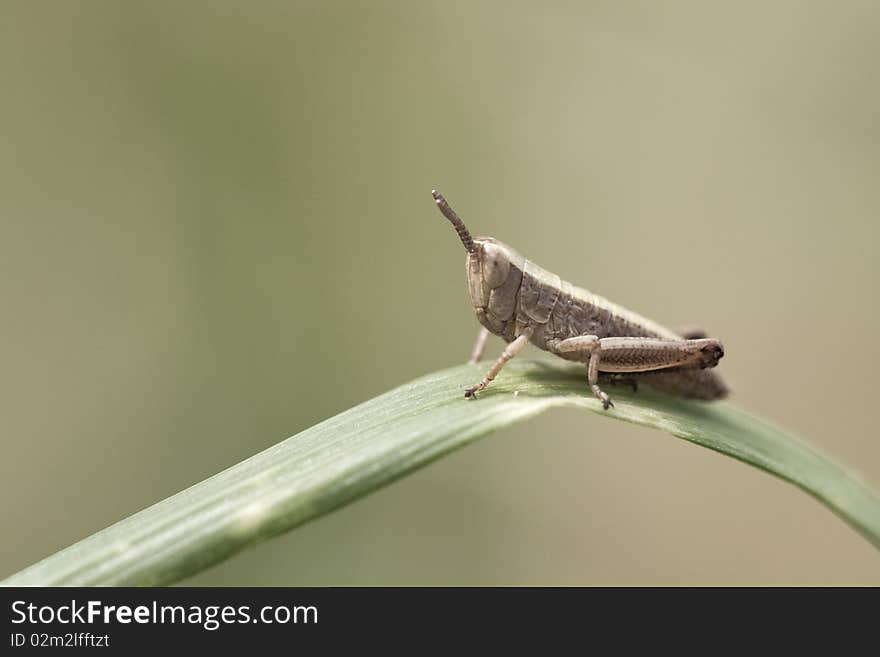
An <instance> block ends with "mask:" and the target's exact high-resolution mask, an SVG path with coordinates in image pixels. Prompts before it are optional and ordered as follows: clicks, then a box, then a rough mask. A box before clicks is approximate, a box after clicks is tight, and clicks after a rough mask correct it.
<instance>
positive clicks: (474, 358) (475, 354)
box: [468, 326, 489, 363]
mask: <svg viewBox="0 0 880 657" xmlns="http://www.w3.org/2000/svg"><path fill="white" fill-rule="evenodd" d="M488 339H489V329H487V328H486V327H485V326H484V327H482V328H481V329H480V334H479V335H478V336H477V341H476V342H475V343H474V348H473V351H471V357H470V359H469V360H468V363H478V362H480V359H481V358H482V357H483V351H484V350H485V349H486V340H488Z"/></svg>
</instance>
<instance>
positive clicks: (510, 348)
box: [464, 326, 532, 397]
mask: <svg viewBox="0 0 880 657" xmlns="http://www.w3.org/2000/svg"><path fill="white" fill-rule="evenodd" d="M531 337H532V329H531V327H528V326H527V327H526V328H524V329H523V330H522V332H521V333H520V334H519V337H517V338H516V339H515V340H514V341H513V342H511V343H510V344H508V345H507V346H506V347H505V348H504V351H503V352H502V353H501V356H499V357H498V360H496V361H495V363H494V364H493V365H492V367H491V368H490V369H489V371H488V372H487V373H486V376H484V377H483V379H482V380H481V381H480V382H479V383H478V384H477V385H475V386H472V387H470V388H468V389H467V390H466V391H465V393H464V396H465V397H473V396H474V395H475V393H477V392H479V391H480V390H485V389H486V386H488V385H489V384H490V383H491V382H492V381H493V379H495V377H496V376H498V373H499V372H500V371H501V369H502V368H503V367H504V366H505V365H506V364H507V361H509V360H510V359H511V358H513V357H514V356H516V355H517V354H518V353H519V352H521V351H522V350H523V348H524V347H525V346H526V345H527V344H528V343H529V339H530V338H531Z"/></svg>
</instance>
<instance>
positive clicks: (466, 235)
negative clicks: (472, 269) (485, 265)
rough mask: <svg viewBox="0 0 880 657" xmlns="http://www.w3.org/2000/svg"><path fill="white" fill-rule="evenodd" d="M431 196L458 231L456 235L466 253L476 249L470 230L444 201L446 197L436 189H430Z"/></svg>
mask: <svg viewBox="0 0 880 657" xmlns="http://www.w3.org/2000/svg"><path fill="white" fill-rule="evenodd" d="M431 196H433V197H434V200H435V201H436V202H437V208H439V210H440V212H442V213H443V216H444V217H446V218H447V219H449V221H450V223H451V224H452V227H453V228H455V232H457V233H458V237H459V238H460V239H461V243H462V244H464V248H465V249H466V250H467V252H468V253H473V252H474V251H476V250H477V245H476V244H474V238H473V237H471V233H470V231H469V230H468V229H467V226H465V225H464V222H463V221H462V220H461V217H459V216H458V215H457V214H455V210H453V209H452V208H451V207H450V206H449V203H447V202H446V199H445V198H443V194H441V193H440V192H438V191H437V190H436V189H432V190H431Z"/></svg>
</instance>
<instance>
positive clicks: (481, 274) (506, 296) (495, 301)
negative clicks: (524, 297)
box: [432, 191, 525, 333]
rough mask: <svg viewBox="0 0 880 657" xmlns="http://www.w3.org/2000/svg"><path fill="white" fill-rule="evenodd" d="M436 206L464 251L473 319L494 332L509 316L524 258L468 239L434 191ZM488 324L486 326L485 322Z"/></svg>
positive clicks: (492, 241) (490, 243) (490, 242)
mask: <svg viewBox="0 0 880 657" xmlns="http://www.w3.org/2000/svg"><path fill="white" fill-rule="evenodd" d="M432 194H433V196H434V200H435V201H436V202H437V207H438V208H439V209H440V212H442V213H443V216H444V217H446V218H447V219H448V220H449V221H450V223H451V224H452V226H453V228H455V231H456V232H457V233H458V237H459V239H460V240H461V243H462V244H463V245H464V248H465V251H467V253H468V255H467V279H468V292H469V293H470V296H471V303H472V304H473V306H474V310H476V311H477V316H478V317H480V321H481V322H482V323H483V325H484V326H486V327H487V328H489V329H490V330H491V331H493V332H494V333H499V332H500V327H501V325H502V324H503V323H505V322H506V321H507V320H509V319H510V318H511V316H512V314H513V309H514V306H515V302H516V293H517V292H518V290H519V284H520V281H521V280H522V270H523V265H524V261H525V259H524V258H523V257H522V256H521V255H520V254H519V253H517V252H516V251H515V250H514V249H512V248H511V247H509V246H507V245H506V244H504V243H503V242H499V241H498V240H496V239H494V238H492V237H477V238H474V237H471V234H470V231H468V229H467V227H466V226H465V225H464V222H463V221H462V220H461V218H460V217H459V216H458V215H457V214H456V213H455V211H454V210H453V209H452V208H451V207H450V206H449V203H447V202H446V199H445V198H443V195H442V194H440V193H439V192H437V191H433V192H432ZM487 322H489V323H487Z"/></svg>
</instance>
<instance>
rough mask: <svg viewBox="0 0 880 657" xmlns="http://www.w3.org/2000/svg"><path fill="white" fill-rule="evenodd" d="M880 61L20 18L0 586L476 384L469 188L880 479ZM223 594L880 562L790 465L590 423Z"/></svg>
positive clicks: (428, 8)
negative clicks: (154, 514)
mask: <svg viewBox="0 0 880 657" xmlns="http://www.w3.org/2000/svg"><path fill="white" fill-rule="evenodd" d="M878 30H880V7H878V6H877V4H876V3H874V2H864V3H861V2H845V3H838V2H822V3H816V2H771V3H764V2H760V3H758V2H748V3H736V4H730V3H704V2H667V3H656V2H627V3H619V2H610V1H609V2H557V3H511V2H479V3H474V2H450V1H445V2H419V3H408V2H369V3H367V2H257V3H221V2H210V3H209V2H205V3H176V2H149V3H147V2H141V3H122V2H106V3H97V2H77V3H63V2H4V3H3V5H2V9H0V83H2V87H0V91H2V102H0V119H2V129H0V181H2V182H0V222H2V231H0V298H2V309H0V348H2V354H3V367H2V370H0V436H2V441H3V442H2V459H0V487H2V488H0V494H2V498H0V521H2V524H3V527H4V529H3V540H2V541H0V576H5V575H8V574H11V573H13V572H15V571H17V570H19V569H21V568H23V567H25V566H27V565H29V564H31V563H32V562H34V561H36V560H38V559H40V558H42V557H45V556H47V555H49V554H51V553H53V552H55V551H56V550H58V549H60V548H62V547H65V546H67V545H69V544H70V543H72V542H74V541H76V540H78V539H80V538H83V537H85V536H87V535H88V534H91V533H92V532H94V531H96V530H99V529H101V528H103V527H105V526H107V525H109V524H111V523H113V522H114V521H116V520H118V519H121V518H123V517H125V516H127V515H130V514H131V513H133V512H135V511H137V510H139V509H141V508H143V507H145V506H148V505H150V504H152V503H154V502H156V501H158V500H161V499H163V498H165V497H166V496H168V495H171V494H173V493H175V492H177V491H179V490H181V489H182V488H184V487H186V486H188V485H190V484H192V483H195V482H197V481H199V480H201V479H203V478H205V477H207V476H209V475H211V474H214V473H215V472H217V471H219V470H221V469H223V468H225V467H227V466H230V465H232V464H234V463H236V462H238V461H239V460H241V459H243V458H245V457H247V456H250V455H252V454H254V453H256V452H257V451H259V450H262V449H263V448H265V447H267V446H269V445H272V444H274V443H276V442H278V441H279V440H281V439H283V438H285V437H287V436H289V435H291V434H293V433H296V432H298V431H300V430H302V429H304V428H306V427H308V426H310V425H312V424H313V423H315V422H317V421H319V420H322V419H324V418H326V417H328V416H330V415H333V414H335V413H337V412H339V411H341V410H344V409H346V408H348V407H350V406H352V405H354V404H356V403H358V402H360V401H363V400H366V399H368V398H370V397H372V396H374V395H376V394H379V393H381V392H383V391H385V390H387V389H389V388H391V387H394V386H396V385H399V384H401V383H403V382H405V381H407V380H409V379H412V378H415V377H417V376H419V375H422V374H424V373H426V372H430V371H433V370H436V369H440V368H443V367H446V366H449V365H451V364H456V363H459V362H461V361H462V360H463V359H464V358H465V357H466V355H467V354H468V353H469V350H470V347H471V344H472V340H473V338H474V337H475V335H476V332H477V328H478V326H477V323H476V321H475V319H474V317H473V314H472V311H471V310H470V307H469V304H468V299H467V294H466V287H465V282H464V274H463V261H464V254H463V252H462V249H461V246H460V244H459V243H458V242H457V240H456V238H455V235H454V234H453V232H452V231H451V229H450V228H449V226H448V225H447V224H446V222H445V221H444V220H443V219H442V218H441V217H440V216H439V214H438V213H437V211H436V210H435V208H434V207H433V203H432V201H431V197H430V193H429V192H430V190H431V188H432V187H435V186H436V187H438V188H439V189H441V190H443V192H444V193H445V194H446V195H447V196H448V197H449V199H450V201H451V202H452V203H453V205H454V206H455V207H456V208H457V209H458V210H459V211H460V213H461V214H462V216H463V217H464V219H465V220H466V221H467V222H468V224H469V226H470V227H471V229H472V230H473V231H474V232H475V233H480V234H490V235H493V236H496V237H498V238H500V239H502V240H504V241H506V242H508V243H510V244H512V245H514V246H516V247H517V248H518V249H520V250H521V251H523V252H524V253H525V254H526V255H527V256H529V257H531V258H533V259H534V260H536V261H537V262H539V263H541V264H544V265H545V266H547V267H548V268H550V269H552V270H554V271H556V272H557V273H559V274H560V275H562V276H563V278H567V279H569V280H572V281H574V282H576V283H578V284H580V285H583V286H585V287H588V288H590V289H593V290H594V291H596V292H598V293H600V294H602V295H604V296H607V297H610V298H611V299H613V300H615V301H617V302H619V303H622V304H624V305H627V306H630V307H632V308H635V309H637V310H638V311H639V312H642V313H643V314H646V315H647V316H649V317H652V318H654V319H657V320H658V321H660V322H662V323H665V324H669V325H673V326H674V325H679V324H685V323H697V324H700V325H702V326H704V327H706V328H708V329H709V330H710V332H711V333H712V334H713V335H716V336H718V337H720V338H722V339H723V341H724V344H725V347H726V350H727V356H726V357H725V359H724V361H723V362H722V365H721V370H720V371H721V372H723V373H724V374H725V376H726V378H727V380H728V381H729V382H730V384H731V386H732V387H733V389H734V393H735V394H734V397H733V401H734V403H736V404H738V405H740V406H742V407H744V408H746V409H748V410H750V411H752V412H755V413H757V414H760V415H762V416H765V417H767V418H769V419H771V420H773V421H775V422H777V423H779V424H781V425H783V426H785V427H788V428H790V429H792V430H794V431H795V432H797V433H799V434H800V435H802V436H804V437H805V438H807V439H808V440H809V441H810V442H811V443H812V444H813V445H815V446H816V447H818V448H819V449H821V450H822V451H824V452H826V453H829V454H831V455H833V456H834V457H835V458H836V459H837V460H839V461H841V462H843V463H846V464H848V465H850V466H851V467H853V468H854V469H855V470H857V471H858V472H860V473H861V474H862V476H863V477H864V478H865V479H867V480H868V481H870V482H872V483H873V484H874V485H880V440H878V436H877V431H876V428H875V425H876V405H877V399H878V385H877V382H876V379H875V374H874V372H873V370H874V364H875V363H876V361H877V359H878V357H880V346H878V340H877V336H878V335H880V311H878V308H877V292H876V288H877V284H878V273H880V271H878V258H877V254H876V248H877V246H876V245H877V241H878V238H880V229H878V222H877V215H878V211H880V185H878V181H880V122H878V120H877V117H878V116H880V80H878V70H880V69H878V67H877V62H878V58H880V40H878V39H877V34H878ZM499 349H500V343H499V342H498V341H494V342H493V343H492V345H491V348H490V355H491V354H495V353H497V352H498V350H499ZM528 353H529V354H530V355H531V356H532V357H534V356H536V355H537V353H536V352H535V351H534V350H532V351H530V352H528ZM585 394H586V390H585ZM188 583H191V584H205V585H273V584H274V585H306V584H312V585H339V584H874V585H877V584H880V558H878V555H877V553H876V551H875V550H874V549H873V548H872V547H871V546H870V545H869V544H868V543H867V542H866V541H865V540H864V539H862V538H861V537H860V536H858V535H857V534H856V533H855V532H854V531H853V530H851V529H850V528H849V527H847V526H846V525H844V524H843V523H842V522H841V521H840V520H838V519H837V518H836V517H835V516H833V515H832V514H831V513H830V512H829V511H827V510H826V509H825V508H824V507H822V506H820V505H819V504H818V503H816V502H815V501H814V500H812V499H811V498H809V497H808V496H807V495H805V494H803V493H801V492H799V491H797V490H795V489H794V488H793V487H791V486H788V485H786V484H784V483H782V482H780V481H777V480H775V479H773V478H771V477H769V476H767V475H765V474H763V473H761V472H759V471H757V470H754V469H752V468H749V467H746V466H744V465H741V464H739V463H736V462H734V461H732V460H730V459H727V458H724V457H721V456H719V455H717V454H715V453H713V452H710V451H706V450H701V449H699V448H696V447H694V446H692V445H689V444H686V443H684V442H681V441H677V440H674V439H672V438H670V437H669V436H666V435H664V434H662V433H659V432H652V431H648V430H645V429H640V428H637V427H632V426H628V425H625V424H623V423H619V422H614V421H610V420H607V419H603V418H601V417H598V416H595V415H591V414H586V415H585V414H584V413H582V412H577V411H567V412H566V411H554V412H552V413H550V414H547V415H545V416H543V417H540V418H538V419H535V420H532V421H530V422H527V423H525V424H523V425H520V426H518V427H517V428H515V429H513V430H509V431H504V432H502V433H500V434H496V435H494V436H492V437H490V438H488V439H486V440H484V441H481V442H479V443H477V444H476V445H474V446H472V447H469V448H467V449H465V450H463V451H460V452H458V453H456V454H453V455H452V456H450V457H449V458H445V459H442V460H441V461H439V462H437V463H435V464H433V465H431V466H430V467H428V468H427V469H425V470H422V471H420V472H418V473H416V474H415V475H413V476H411V477H408V478H406V479H404V480H403V481H400V482H398V483H396V484H394V485H393V486H391V487H389V488H386V489H384V490H382V491H380V492H378V493H376V494H374V495H372V496H370V497H368V498H366V499H364V500H361V501H359V502H357V503H355V504H353V505H351V506H349V507H346V508H344V509H342V510H340V511H338V512H335V513H333V514H331V515H330V516H327V517H325V518H323V519H321V520H319V521H316V522H314V523H311V524H309V525H307V526H304V527H302V528H300V529H298V530H296V531H294V532H293V533H290V534H288V535H285V536H283V537H281V538H279V539H277V540H273V541H270V542H269V543H266V544H263V545H261V546H260V547H258V548H256V549H253V550H250V551H248V552H245V553H243V554H241V555H239V556H237V557H235V558H233V559H232V560H230V561H227V562H225V563H223V564H221V565H219V566H217V567H215V568H213V569H212V570H210V571H208V572H206V573H204V574H202V575H200V576H198V577H196V578H194V579H191V580H188Z"/></svg>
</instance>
